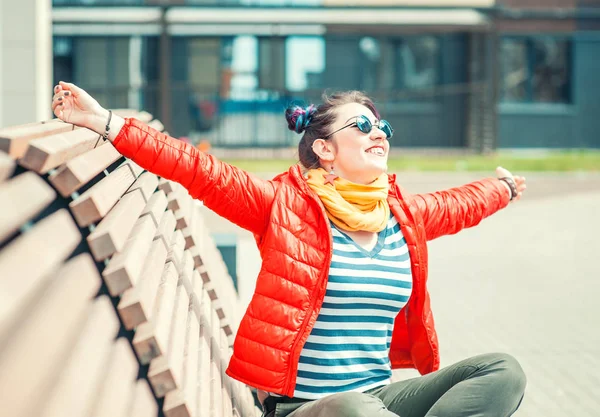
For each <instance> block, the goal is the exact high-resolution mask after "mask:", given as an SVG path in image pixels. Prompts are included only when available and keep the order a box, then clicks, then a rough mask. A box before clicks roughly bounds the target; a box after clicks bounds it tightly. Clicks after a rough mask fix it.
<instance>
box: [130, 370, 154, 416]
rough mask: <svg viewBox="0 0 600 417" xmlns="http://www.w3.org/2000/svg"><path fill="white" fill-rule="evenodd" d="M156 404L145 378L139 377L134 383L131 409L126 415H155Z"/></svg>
mask: <svg viewBox="0 0 600 417" xmlns="http://www.w3.org/2000/svg"><path fill="white" fill-rule="evenodd" d="M157 412H158V406H157V404H156V400H155V399H154V396H153V395H152V391H150V387H149V386H148V383H147V382H146V380H145V379H140V380H138V381H137V383H136V384H135V389H134V394H133V401H132V402H131V409H130V410H129V412H128V413H127V416H128V417H156V414H157Z"/></svg>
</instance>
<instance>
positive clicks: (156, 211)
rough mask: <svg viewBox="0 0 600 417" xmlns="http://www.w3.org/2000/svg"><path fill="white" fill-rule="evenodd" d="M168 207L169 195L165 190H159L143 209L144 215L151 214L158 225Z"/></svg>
mask: <svg viewBox="0 0 600 417" xmlns="http://www.w3.org/2000/svg"><path fill="white" fill-rule="evenodd" d="M166 208H167V196H166V195H165V192H164V191H163V190H158V191H157V192H155V193H154V194H152V196H151V197H150V200H149V201H148V204H146V207H144V211H142V216H145V215H149V216H150V217H152V220H153V221H154V224H155V225H156V227H158V226H159V225H160V221H161V219H162V217H163V214H164V213H165V210H166Z"/></svg>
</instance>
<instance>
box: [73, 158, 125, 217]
mask: <svg viewBox="0 0 600 417" xmlns="http://www.w3.org/2000/svg"><path fill="white" fill-rule="evenodd" d="M135 179H136V177H135V176H134V175H133V173H132V170H131V168H130V167H129V166H126V165H122V166H120V167H118V168H117V169H115V170H114V171H113V172H111V173H110V174H109V175H107V176H106V178H103V179H102V180H101V181H100V182H98V183H97V184H94V185H93V186H92V187H91V188H90V189H89V190H87V191H86V192H84V193H83V194H81V195H80V196H79V197H78V198H77V199H76V200H75V201H72V202H71V203H70V204H69V207H70V208H71V212H72V213H73V215H74V216H75V219H76V220H77V224H79V226H81V227H85V226H89V225H90V224H92V223H94V222H96V221H98V220H100V219H101V218H103V217H104V216H105V215H106V213H108V211H109V210H110V209H111V208H113V206H114V205H115V204H116V203H117V201H119V198H121V196H122V195H123V194H124V193H125V191H127V189H128V188H129V187H130V186H131V184H133V182H134V181H135Z"/></svg>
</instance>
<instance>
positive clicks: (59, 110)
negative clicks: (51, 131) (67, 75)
mask: <svg viewBox="0 0 600 417" xmlns="http://www.w3.org/2000/svg"><path fill="white" fill-rule="evenodd" d="M52 112H53V113H54V115H55V116H56V117H58V118H59V119H61V120H63V121H64V122H67V123H71V124H74V125H77V126H82V127H87V128H88V129H92V130H95V127H96V126H97V125H98V123H97V120H99V119H101V120H106V115H107V114H108V111H107V110H105V109H104V108H103V107H102V106H101V105H100V104H99V103H98V102H97V101H96V100H95V99H94V98H93V97H92V96H90V95H89V94H88V93H87V92H86V91H85V90H83V89H81V88H79V87H77V86H76V85H75V84H71V83H65V82H63V81H60V82H59V84H58V85H57V86H55V87H54V97H53V99H52Z"/></svg>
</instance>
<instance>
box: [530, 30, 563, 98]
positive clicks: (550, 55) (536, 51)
mask: <svg viewBox="0 0 600 417" xmlns="http://www.w3.org/2000/svg"><path fill="white" fill-rule="evenodd" d="M531 49H532V51H531V53H532V55H533V71H532V80H531V83H532V85H533V100H534V101H539V102H551V103H552V102H565V101H569V47H568V43H567V41H565V40H556V39H551V38H545V39H534V40H532V42H531Z"/></svg>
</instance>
